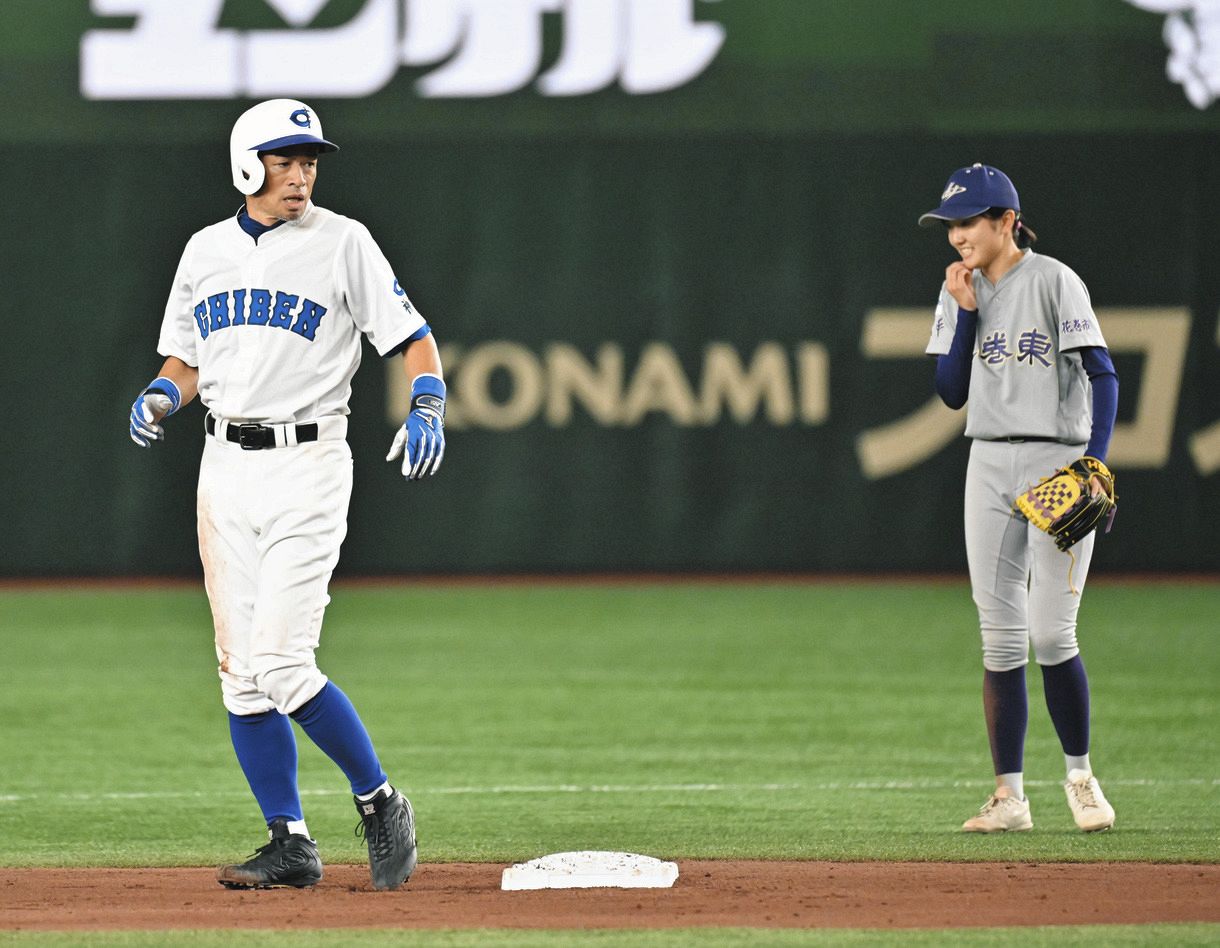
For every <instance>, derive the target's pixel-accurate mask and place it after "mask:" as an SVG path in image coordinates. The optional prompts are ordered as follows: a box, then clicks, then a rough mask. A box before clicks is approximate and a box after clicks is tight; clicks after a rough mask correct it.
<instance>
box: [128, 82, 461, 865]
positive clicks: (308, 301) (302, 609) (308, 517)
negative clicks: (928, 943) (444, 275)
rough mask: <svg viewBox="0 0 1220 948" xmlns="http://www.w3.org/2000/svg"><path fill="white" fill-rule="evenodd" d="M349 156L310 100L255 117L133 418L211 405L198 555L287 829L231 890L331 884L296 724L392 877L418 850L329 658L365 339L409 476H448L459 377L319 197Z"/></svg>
mask: <svg viewBox="0 0 1220 948" xmlns="http://www.w3.org/2000/svg"><path fill="white" fill-rule="evenodd" d="M337 150H338V148H337V146H336V145H334V144H332V143H331V142H330V141H328V140H327V139H326V138H325V137H324V136H323V134H322V126H321V123H320V122H319V120H318V116H317V114H316V113H315V112H314V111H313V110H312V109H311V108H309V107H308V106H307V105H305V104H304V103H303V102H298V101H296V100H294V99H273V100H271V101H269V102H263V103H261V104H259V105H256V106H254V107H253V108H251V109H249V110H248V111H246V112H245V113H244V114H243V115H242V116H241V117H240V118H238V120H237V122H236V124H235V125H234V126H233V131H232V135H231V138H230V157H231V160H232V173H233V184H234V186H235V187H236V188H237V189H238V191H240V192H241V193H242V194H243V195H244V196H245V200H244V201H243V203H242V205H241V207H240V208H239V209H238V211H237V213H236V214H234V215H233V216H231V217H228V218H226V219H225V220H222V221H220V222H219V223H217V224H213V225H211V226H210V227H205V228H204V229H203V230H201V231H199V232H198V233H196V234H195V235H194V236H193V237H192V238H191V239H190V241H189V242H188V243H187V245H186V249H185V250H184V251H183V254H182V259H181V262H180V263H179V265H178V271H177V273H176V274H175V276H174V282H173V285H172V287H171V288H170V294H169V300H168V302H167V303H166V306H165V314H164V317H163V319H162V323H161V336H160V341H159V344H158V351H159V352H160V354H161V355H162V356H164V357H165V362H164V364H163V365H162V366H161V371H160V374H159V375H158V377H157V378H155V379H154V380H153V381H152V382H151V383H149V385H148V386H147V387H146V388H145V389H144V390H143V391H142V392H141V393H140V395H139V397H137V398H136V400H135V403H134V404H133V405H132V407H131V414H130V419H129V427H130V434H131V438H132V440H133V441H135V443H136V444H138V445H140V446H142V447H147V446H148V445H150V444H152V443H153V442H155V441H158V440H161V438H162V437H163V436H164V429H163V428H162V425H161V421H162V419H163V418H165V417H166V416H168V415H172V414H173V413H174V412H176V411H178V410H179V409H180V408H181V407H182V406H183V405H185V404H186V403H188V402H189V401H191V399H193V398H194V397H195V396H196V395H198V396H199V399H200V400H201V401H202V402H203V404H204V406H205V407H206V408H207V415H206V419H205V430H206V438H205V443H204V449H203V458H202V461H201V463H200V470H199V487H198V509H197V515H198V527H199V553H200V559H201V560H202V562H203V570H204V580H205V584H206V587H207V593H208V600H209V602H210V603H211V607H212V617H213V622H214V625H215V634H216V657H217V660H218V662H219V672H220V680H221V692H222V696H223V699H224V705H225V707H226V709H227V710H228V714H229V732H230V735H231V737H232V741H233V747H234V749H235V751H236V753H237V759H238V761H239V763H240V765H241V767H242V770H243V772H244V773H245V776H246V779H247V781H248V782H249V784H250V789H251V791H252V792H253V794H254V797H255V799H256V800H257V801H258V804H259V806H260V808H261V810H262V815H263V818H264V820H265V821H266V824H267V829H268V837H269V842H268V843H267V845H266V846H263V847H261V848H260V849H258V851H257V852H256V853H255V854H254V856H253V858H251V859H249V860H248V861H246V862H244V863H240V864H235V865H229V866H223V867H221V869H220V871H219V875H218V879H219V881H220V883H221V884H222V885H224V886H227V887H230V888H270V887H282V886H293V887H304V886H310V885H313V884H314V883H316V882H318V881H319V880H320V879H321V878H322V863H321V860H320V859H319V856H318V848H317V844H316V843H315V841H314V840H313V839H312V838H311V837H310V835H309V830H308V828H307V827H306V824H305V819H304V814H303V812H302V808H301V798H300V793H299V790H298V787H297V748H296V741H295V738H294V736H293V729H292V723H291V722H292V721H296V723H297V724H298V725H299V726H300V727H301V729H302V730H303V731H304V732H305V734H306V735H308V737H309V738H310V739H311V740H312V741H313V742H314V743H315V744H317V745H318V747H319V748H321V750H322V751H323V752H324V753H325V754H326V755H327V756H329V757H330V758H331V759H332V760H333V761H334V762H335V763H336V764H337V765H338V766H339V768H340V769H341V770H342V771H343V773H344V775H345V776H346V777H347V779H348V782H349V784H350V785H351V790H352V793H353V794H354V796H355V803H356V809H357V812H358V813H359V815H360V820H361V822H360V824H359V826H358V827H357V829H358V831H359V832H360V833H362V834H363V836H364V838H365V840H366V842H367V844H368V853H369V870H370V873H371V875H372V881H373V885H374V887H375V888H378V889H394V888H396V887H398V886H400V885H402V884H403V883H404V882H405V881H406V880H407V879H408V878H410V876H411V872H412V870H413V869H414V867H415V863H416V844H415V816H414V813H413V811H412V809H411V804H410V803H409V802H408V800H407V799H406V797H405V796H403V794H402V793H401V792H399V791H398V790H396V789H395V788H394V787H392V786H391V785H390V782H389V779H388V778H387V776H386V773H385V771H384V770H383V769H382V765H381V762H380V760H379V758H378V756H377V754H376V752H375V751H374V749H373V743H372V741H371V739H370V738H369V734H368V731H367V730H366V729H365V726H364V724H363V723H362V722H361V720H360V717H359V715H358V714H357V713H356V709H355V708H354V707H353V705H352V702H351V701H350V700H349V699H348V697H347V696H346V695H345V694H344V693H343V692H342V691H341V690H340V689H339V687H338V686H337V685H336V684H335V683H334V682H333V681H330V680H329V679H328V678H327V676H326V675H324V674H323V673H322V672H321V671H320V670H319V668H318V666H317V663H316V661H315V657H314V652H315V649H316V648H317V647H318V642H319V637H320V634H321V628H322V614H323V612H324V610H325V608H326V605H327V603H328V602H329V601H330V598H329V596H328V595H327V586H328V584H329V582H330V576H331V573H332V571H333V570H334V567H335V564H336V563H337V562H338V558H339V546H340V544H341V543H342V541H343V538H344V535H345V534H346V532H347V510H348V502H349V499H350V497H351V490H352V454H351V450H350V449H349V448H348V445H347V441H346V433H347V415H348V399H349V396H350V394H351V381H352V377H353V376H354V374H355V372H356V368H357V367H358V366H359V364H360V346H361V337H362V336H367V337H368V338H369V340H370V341H371V342H372V344H373V345H374V346H375V347H376V349H377V351H378V353H380V354H381V355H382V356H386V357H391V356H392V357H396V358H399V359H401V362H402V365H403V368H404V370H405V372H406V374H407V376H408V378H410V379H411V382H412V389H411V392H412V397H411V408H410V413H409V414H408V416H407V419H406V422H405V423H404V425H403V426H402V428H401V429H399V431H398V434H397V436H396V437H395V439H394V442H393V445H392V447H391V450H390V454H389V456H388V457H387V460H394V459H396V458H397V457H398V456H399V455H402V456H403V462H402V471H403V474H404V475H405V476H406V477H407V478H408V479H411V480H414V479H418V478H421V477H425V476H429V475H431V474H434V473H435V472H436V470H437V468H438V467H439V466H440V463H441V459H442V457H443V456H444V445H445V439H444V426H443V418H444V408H445V384H444V382H443V381H442V379H441V364H440V358H439V355H438V350H437V346H436V343H435V341H434V340H433V337H432V335H431V331H430V329H429V327H428V324H427V323H426V322H424V320H423V318H422V317H421V316H420V315H419V313H418V312H416V310H415V308H414V307H413V306H412V305H411V302H410V300H409V299H408V298H407V295H406V293H405V292H404V291H403V289H402V286H401V285H400V284H399V282H398V280H397V279H396V278H395V276H394V271H393V270H392V268H391V267H390V264H389V263H388V262H387V261H386V258H385V256H384V255H383V254H382V252H381V250H380V249H379V248H378V246H377V244H376V243H375V242H374V240H373V238H372V236H371V235H370V234H369V232H368V230H367V229H366V228H365V227H364V226H363V225H361V224H359V223H357V222H356V221H354V220H352V219H350V218H347V217H343V216H341V215H339V214H335V213H333V212H331V211H328V210H325V209H323V208H320V207H317V206H315V205H314V204H313V202H312V201H311V200H310V198H311V196H312V193H313V187H314V183H315V180H316V177H317V173H318V160H319V155H321V154H324V153H328V152H334V151H337Z"/></svg>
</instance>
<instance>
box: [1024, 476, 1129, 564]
mask: <svg viewBox="0 0 1220 948" xmlns="http://www.w3.org/2000/svg"><path fill="white" fill-rule="evenodd" d="M1093 477H1096V478H1097V479H1098V480H1100V481H1101V484H1102V488H1103V489H1102V491H1101V492H1100V493H1098V494H1093V493H1092V491H1091V489H1090V487H1089V481H1090V479H1091V478H1093ZM1117 500H1118V495H1117V494H1115V493H1114V475H1113V474H1111V473H1110V469H1109V468H1108V467H1106V466H1105V465H1104V464H1103V463H1102V462H1101V461H1099V460H1098V459H1097V458H1093V457H1087V456H1086V457H1083V458H1079V459H1077V460H1075V461H1073V462H1072V463H1071V464H1069V465H1068V466H1067V467H1065V468H1060V469H1059V470H1058V471H1056V472H1055V473H1054V474H1051V475H1050V476H1049V477H1044V478H1042V480H1040V481H1039V482H1038V483H1037V484H1035V485H1034V486H1033V487H1031V488H1030V489H1029V490H1027V491H1025V493H1023V494H1019V495H1018V496H1017V499H1016V502H1015V503H1014V504H1013V506H1014V507H1015V508H1016V509H1017V511H1018V512H1020V513H1021V514H1023V515H1024V516H1025V518H1026V519H1027V520H1028V521H1029V522H1030V523H1032V524H1033V525H1034V526H1035V527H1037V528H1038V529H1039V530H1043V531H1045V532H1046V533H1049V534H1050V535H1051V536H1052V537H1054V539H1055V545H1056V546H1057V547H1059V549H1061V550H1063V551H1064V552H1066V551H1068V550H1070V549H1071V548H1072V547H1073V546H1075V545H1076V544H1077V543H1079V542H1080V541H1081V540H1083V539H1084V538H1085V537H1087V536H1088V535H1089V534H1090V533H1092V532H1093V531H1094V530H1096V529H1097V527H1098V526H1099V525H1100V524H1101V522H1102V521H1103V520H1105V521H1106V530H1105V532H1106V533H1109V532H1110V525H1111V524H1112V523H1113V522H1114V514H1115V513H1117V511H1118V504H1117V503H1116V502H1117Z"/></svg>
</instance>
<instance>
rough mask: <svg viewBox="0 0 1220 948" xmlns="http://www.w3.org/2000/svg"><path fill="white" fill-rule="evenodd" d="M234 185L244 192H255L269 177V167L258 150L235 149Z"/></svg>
mask: <svg viewBox="0 0 1220 948" xmlns="http://www.w3.org/2000/svg"><path fill="white" fill-rule="evenodd" d="M232 157H233V187H235V188H237V190H238V191H240V192H241V193H242V194H255V193H257V192H258V190H259V188H261V187H262V186H263V182H264V181H265V180H266V178H267V169H266V168H264V167H263V163H262V161H261V160H260V159H259V157H258V152H256V151H238V150H237V148H236V147H234V149H233V156H232Z"/></svg>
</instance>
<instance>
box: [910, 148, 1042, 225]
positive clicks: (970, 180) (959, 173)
mask: <svg viewBox="0 0 1220 948" xmlns="http://www.w3.org/2000/svg"><path fill="white" fill-rule="evenodd" d="M992 207H1011V208H1012V209H1013V210H1014V211H1019V210H1021V201H1020V200H1019V199H1018V198H1017V189H1016V187H1014V186H1013V183H1012V180H1011V179H1010V178H1009V177H1008V175H1006V174H1005V173H1004V172H1003V171H1001V170H1000V169H999V168H993V167H991V165H981V164H979V163H978V162H975V163H974V164H972V165H971V166H970V167H968V168H958V169H957V170H956V171H955V172H953V174H951V175H949V181H948V183H947V184H946V185H945V190H944V193H943V194H941V196H940V207H938V208H936V209H935V210H931V211H928V213H927V214H924V215H923V216H922V217H921V218H919V226H920V227H931V226H932V225H933V224H935V223H937V222H938V221H962V220H965V219H966V218H968V217H975V216H976V215H978V214H982V213H983V212H984V211H986V210H987V209H988V208H992Z"/></svg>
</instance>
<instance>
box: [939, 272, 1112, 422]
mask: <svg viewBox="0 0 1220 948" xmlns="http://www.w3.org/2000/svg"><path fill="white" fill-rule="evenodd" d="M973 282H974V294H975V298H976V299H977V300H978V304H979V321H978V336H977V339H976V344H975V358H974V362H973V367H972V369H971V372H970V399H969V402H970V411H969V413H968V415H967V419H966V436H967V437H969V438H980V439H992V438H1003V437H1009V436H1014V435H1030V436H1037V437H1045V438H1055V439H1056V440H1059V441H1062V442H1064V443H1066V444H1085V443H1086V442H1087V441H1088V440H1089V431H1090V423H1091V422H1090V419H1091V417H1092V414H1091V410H1090V402H1091V397H1092V396H1091V390H1090V387H1089V379H1088V376H1087V375H1086V374H1085V370H1084V366H1083V365H1082V364H1081V359H1080V353H1079V352H1078V351H1076V350H1079V349H1081V348H1084V347H1086V346H1105V344H1106V341H1105V339H1104V337H1103V336H1102V333H1101V326H1100V325H1099V323H1098V320H1097V315H1096V313H1094V312H1093V306H1092V303H1091V302H1090V301H1089V291H1088V289H1086V287H1085V285H1084V282H1083V281H1082V280H1081V279H1080V277H1078V276H1077V275H1076V273H1075V272H1074V271H1073V270H1072V269H1071V268H1070V267H1068V266H1067V265H1065V264H1063V263H1060V262H1059V261H1058V260H1055V259H1054V258H1052V257H1047V256H1044V255H1042V254H1036V253H1034V251H1032V250H1025V251H1024V256H1023V257H1022V259H1021V261H1020V262H1019V263H1017V264H1016V265H1015V266H1014V267H1013V268H1012V269H1011V270H1009V271H1008V272H1007V273H1005V274H1004V275H1003V276H1002V277H1001V278H1000V280H999V282H998V283H996V284H995V285H994V286H993V285H992V284H991V282H990V281H989V280H988V279H987V278H986V277H985V276H983V274H982V271H981V270H975V271H974V275H973ZM956 326H957V301H956V300H954V299H953V297H952V296H950V295H949V293H948V291H947V290H946V289H945V287H944V285H942V286H941V291H940V299H939V301H938V302H937V305H936V314H935V316H934V318H933V321H932V336H931V339H930V340H929V341H928V347H927V349H926V350H925V351H926V352H927V353H928V354H929V355H945V354H947V353H948V352H949V346H950V344H951V343H952V341H953V332H954V330H955V328H956ZM1048 373H1054V374H1055V375H1057V377H1058V384H1057V385H1052V384H1048V382H1049V379H1048V378H1047V375H1048Z"/></svg>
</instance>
